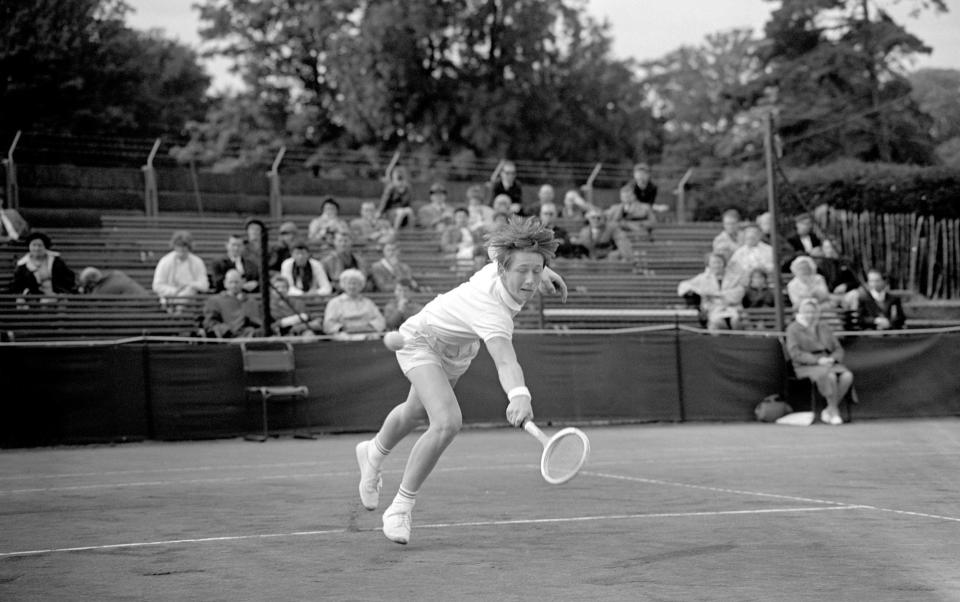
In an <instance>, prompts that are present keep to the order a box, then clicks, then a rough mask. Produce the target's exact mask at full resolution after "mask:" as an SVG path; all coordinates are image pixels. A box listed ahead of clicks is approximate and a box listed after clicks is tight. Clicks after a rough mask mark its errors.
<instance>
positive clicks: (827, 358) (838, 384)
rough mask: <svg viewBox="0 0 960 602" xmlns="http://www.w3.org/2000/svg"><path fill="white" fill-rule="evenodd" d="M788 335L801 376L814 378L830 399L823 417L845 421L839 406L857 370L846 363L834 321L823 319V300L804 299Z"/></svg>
mask: <svg viewBox="0 0 960 602" xmlns="http://www.w3.org/2000/svg"><path fill="white" fill-rule="evenodd" d="M786 335H787V354H788V355H789V356H790V360H791V362H792V363H793V369H794V371H795V372H796V374H797V377H799V378H806V379H809V380H810V381H811V382H813V383H814V384H815V385H816V387H817V390H819V391H820V394H821V395H823V396H824V398H825V399H826V400H827V407H826V408H824V409H823V412H821V413H820V419H821V420H823V422H824V423H826V424H832V425H839V424H843V419H841V418H840V410H839V406H840V401H841V400H843V398H844V397H845V396H846V394H847V392H848V391H849V390H850V388H851V387H852V386H853V374H852V373H851V372H850V370H848V369H847V368H846V366H844V365H843V364H842V362H843V347H841V346H840V342H839V341H838V340H837V337H836V336H835V335H834V334H833V329H831V328H830V325H829V324H827V323H826V322H823V321H821V320H820V304H819V303H817V301H816V300H815V299H812V298H808V299H804V300H803V301H801V302H800V307H799V308H797V314H796V317H795V318H794V321H793V322H791V323H790V324H789V325H788V326H787V332H786Z"/></svg>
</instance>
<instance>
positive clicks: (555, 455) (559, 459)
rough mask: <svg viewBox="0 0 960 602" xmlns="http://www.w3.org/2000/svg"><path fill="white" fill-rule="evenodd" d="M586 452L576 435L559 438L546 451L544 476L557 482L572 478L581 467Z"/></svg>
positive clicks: (581, 441) (571, 434)
mask: <svg viewBox="0 0 960 602" xmlns="http://www.w3.org/2000/svg"><path fill="white" fill-rule="evenodd" d="M586 451H587V449H586V446H585V445H584V442H583V440H582V439H580V437H578V436H577V435H575V434H573V433H570V434H568V435H564V436H562V437H559V438H558V439H556V440H555V441H553V442H552V445H550V446H549V447H548V448H547V450H546V459H545V462H544V465H543V468H544V470H545V471H546V475H545V476H547V477H549V478H551V479H557V480H564V479H566V478H568V477H571V476H573V475H574V474H576V472H577V471H578V470H579V469H580V467H581V466H582V465H583V462H584V460H585V459H586V458H585V455H586Z"/></svg>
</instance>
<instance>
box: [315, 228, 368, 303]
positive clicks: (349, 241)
mask: <svg viewBox="0 0 960 602" xmlns="http://www.w3.org/2000/svg"><path fill="white" fill-rule="evenodd" d="M320 263H322V264H323V268H324V269H325V270H326V271H327V276H328V277H329V278H330V281H331V282H337V283H339V282H340V273H341V272H343V271H344V270H349V269H354V270H360V271H361V272H363V273H364V274H368V273H369V270H368V269H367V262H366V261H364V260H363V258H362V257H360V256H359V255H357V254H356V253H354V252H353V237H351V236H350V234H349V233H347V232H337V233H336V234H335V235H334V237H333V249H332V250H330V251H328V252H327V254H326V255H324V257H323V259H321V260H320ZM334 290H335V291H336V292H340V289H339V288H338V285H335V286H334Z"/></svg>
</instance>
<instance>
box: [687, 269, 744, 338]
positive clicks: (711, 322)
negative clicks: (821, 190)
mask: <svg viewBox="0 0 960 602" xmlns="http://www.w3.org/2000/svg"><path fill="white" fill-rule="evenodd" d="M725 270H726V262H724V260H723V255H720V254H719V253H710V254H709V255H707V268H706V269H705V270H704V271H703V273H701V274H698V275H696V276H694V277H693V278H690V279H689V280H684V281H683V282H681V283H680V284H679V285H678V286H677V294H678V295H680V296H681V297H685V298H687V299H688V301H692V302H697V301H699V306H700V312H701V320H702V321H705V322H706V326H707V328H708V329H709V330H720V329H733V330H736V329H737V328H738V327H739V325H740V310H741V308H742V305H741V302H742V300H743V293H744V288H743V287H742V286H740V284H738V283H737V281H736V279H733V278H726V277H724V272H725Z"/></svg>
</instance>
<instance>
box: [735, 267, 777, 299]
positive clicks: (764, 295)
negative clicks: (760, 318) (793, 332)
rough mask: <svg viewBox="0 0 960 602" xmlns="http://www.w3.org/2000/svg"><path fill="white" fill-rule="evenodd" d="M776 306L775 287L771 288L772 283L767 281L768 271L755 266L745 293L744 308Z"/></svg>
mask: <svg viewBox="0 0 960 602" xmlns="http://www.w3.org/2000/svg"><path fill="white" fill-rule="evenodd" d="M775 306H776V301H775V300H774V298H773V289H771V288H770V283H769V282H768V281H767V271H766V270H764V269H762V268H755V269H754V270H753V271H752V272H750V284H749V286H747V288H746V289H745V290H744V293H743V307H744V309H755V308H758V307H775Z"/></svg>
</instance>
